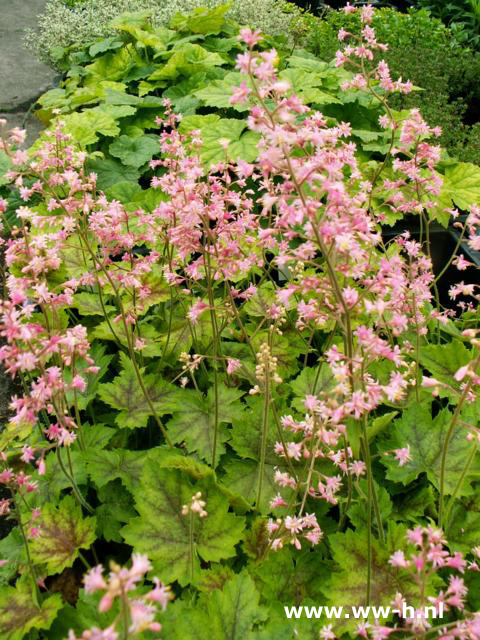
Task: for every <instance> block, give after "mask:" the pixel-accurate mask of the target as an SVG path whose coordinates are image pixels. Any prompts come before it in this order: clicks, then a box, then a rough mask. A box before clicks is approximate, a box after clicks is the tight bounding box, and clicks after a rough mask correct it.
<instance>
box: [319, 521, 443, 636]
mask: <svg viewBox="0 0 480 640" xmlns="http://www.w3.org/2000/svg"><path fill="white" fill-rule="evenodd" d="M405 533H406V529H405V528H404V527H402V526H398V525H393V526H391V527H390V528H389V531H388V534H387V541H386V544H385V546H383V545H381V544H380V543H379V542H378V540H377V539H376V538H372V541H371V545H372V547H371V548H372V577H371V598H370V602H372V603H373V602H375V606H377V607H380V606H389V605H391V603H392V600H393V599H394V597H395V595H396V594H397V593H398V592H400V593H401V594H402V595H403V597H404V598H405V599H406V600H407V602H409V603H411V604H412V606H414V607H415V606H418V605H419V602H418V600H417V597H416V596H417V595H418V587H417V585H416V583H415V581H414V579H413V577H411V576H410V575H409V574H407V573H406V572H401V571H399V570H398V569H397V568H394V567H392V566H391V565H390V564H389V562H388V560H389V558H390V556H391V554H392V553H394V551H396V550H398V549H401V548H403V547H404V546H405ZM328 542H329V544H330V547H331V550H332V555H333V559H334V560H335V563H336V564H337V567H336V568H335V569H333V570H332V571H330V579H329V580H328V581H326V582H325V583H324V585H322V591H323V593H324V596H325V597H326V598H327V601H328V603H329V604H330V605H331V606H340V605H342V606H343V607H344V608H345V604H347V606H348V607H352V606H356V607H358V606H365V605H366V604H367V602H366V593H367V574H368V552H367V531H366V530H365V529H358V530H356V531H353V530H351V529H348V530H347V531H346V532H345V533H335V534H333V535H330V536H329V538H328ZM427 593H428V595H431V588H430V587H427ZM352 617H353V616H352V615H350V618H352ZM369 621H370V622H372V621H373V620H372V619H370V620H369ZM357 624H358V622H357V621H355V620H352V619H350V620H345V619H338V620H336V621H335V622H334V624H333V631H334V632H335V634H336V635H338V636H339V635H341V633H342V632H344V631H352V630H353V629H354V628H355V626H356V625H357Z"/></svg>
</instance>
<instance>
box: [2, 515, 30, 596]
mask: <svg viewBox="0 0 480 640" xmlns="http://www.w3.org/2000/svg"><path fill="white" fill-rule="evenodd" d="M2 561H3V562H4V563H5V564H3V565H2ZM26 564H27V554H26V552H25V542H24V541H23V537H22V534H21V532H20V528H19V527H14V528H13V529H12V530H11V531H10V533H9V534H8V535H7V536H5V537H4V538H2V540H0V585H7V584H8V583H9V582H10V580H11V579H12V578H14V577H15V576H16V575H17V573H18V570H19V567H20V566H21V565H26Z"/></svg>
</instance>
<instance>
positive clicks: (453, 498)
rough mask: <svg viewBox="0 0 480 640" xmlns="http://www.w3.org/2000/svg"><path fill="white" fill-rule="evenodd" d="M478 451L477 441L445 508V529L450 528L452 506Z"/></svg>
mask: <svg viewBox="0 0 480 640" xmlns="http://www.w3.org/2000/svg"><path fill="white" fill-rule="evenodd" d="M476 453H477V444H476V443H475V444H474V445H473V447H472V450H471V451H470V455H469V456H468V459H467V462H466V464H465V466H464V467H463V471H462V475H461V476H460V478H459V479H458V482H457V484H456V485H455V489H454V490H453V493H452V495H451V496H450V500H449V501H448V505H447V508H446V509H445V530H448V526H449V516H450V512H451V510H452V507H453V505H454V503H455V499H456V497H457V495H458V492H459V491H460V489H461V488H462V485H463V481H464V480H465V477H466V475H467V473H468V471H469V469H470V467H471V466H472V462H473V460H474V458H475V454H476Z"/></svg>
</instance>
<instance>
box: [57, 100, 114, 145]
mask: <svg viewBox="0 0 480 640" xmlns="http://www.w3.org/2000/svg"><path fill="white" fill-rule="evenodd" d="M61 118H62V120H63V122H64V123H65V132H66V133H69V134H71V136H72V137H73V139H74V141H75V142H76V143H78V144H80V145H81V146H82V147H86V146H87V145H89V144H93V143H94V142H97V140H98V134H99V133H101V134H102V135H104V136H116V135H118V134H119V133H120V128H119V127H118V125H117V122H116V120H115V118H114V117H113V116H111V115H109V114H108V113H106V112H105V111H102V110H101V109H99V108H98V107H95V108H94V109H87V110H85V111H82V112H81V113H71V114H69V115H65V116H62V117H61Z"/></svg>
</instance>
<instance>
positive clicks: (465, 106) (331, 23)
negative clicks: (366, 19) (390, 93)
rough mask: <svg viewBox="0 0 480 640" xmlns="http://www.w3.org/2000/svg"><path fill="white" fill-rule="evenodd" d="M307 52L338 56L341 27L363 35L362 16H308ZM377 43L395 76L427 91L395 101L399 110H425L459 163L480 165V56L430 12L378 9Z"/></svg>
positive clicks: (328, 58)
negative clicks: (479, 139) (383, 48)
mask: <svg viewBox="0 0 480 640" xmlns="http://www.w3.org/2000/svg"><path fill="white" fill-rule="evenodd" d="M307 20H308V23H309V32H308V44H307V46H308V48H309V49H310V50H311V51H312V52H314V53H315V54H316V55H317V56H319V57H320V58H322V59H324V60H330V59H332V58H333V57H334V55H335V51H336V50H337V49H338V48H339V43H338V40H337V36H336V34H337V32H338V29H339V28H341V27H343V28H345V29H347V30H348V31H350V32H353V33H359V30H360V23H359V19H358V16H357V15H356V14H354V15H345V14H344V13H343V12H341V11H333V10H328V11H327V12H326V13H325V14H324V17H323V18H322V19H317V18H314V17H313V16H311V17H309V18H307ZM373 26H374V28H375V30H376V32H377V37H378V40H379V42H385V43H386V44H388V45H389V50H388V51H387V52H385V53H384V54H382V57H384V58H385V60H386V61H387V62H388V64H389V66H390V69H391V70H392V75H393V76H397V77H398V76H402V77H403V78H404V79H409V80H411V81H412V82H413V83H414V84H415V85H416V86H418V87H422V89H423V91H417V92H414V93H411V94H409V95H398V96H394V97H392V98H391V104H392V106H393V107H394V108H396V109H410V108H412V107H418V108H420V109H421V111H422V114H423V115H424V117H425V119H426V120H427V121H428V122H429V123H431V124H432V125H435V126H441V127H442V129H443V136H442V138H441V143H442V145H443V146H445V147H446V148H447V149H448V151H449V152H450V154H453V155H455V156H458V157H459V158H460V159H461V160H465V161H469V162H477V163H478V162H480V148H479V144H478V142H477V141H476V137H477V136H476V134H478V126H472V125H475V123H477V122H478V121H479V120H480V113H479V110H478V107H477V106H476V104H478V101H479V99H480V87H479V85H478V81H477V78H478V73H479V71H480V55H479V54H478V53H477V52H474V51H472V50H470V49H468V48H465V47H464V46H463V45H462V44H460V43H459V42H458V40H457V39H456V37H454V35H453V34H452V32H451V30H449V29H448V28H446V27H445V25H444V24H443V23H442V22H441V20H439V19H437V18H434V17H432V16H431V15H430V14H429V12H428V11H426V10H414V9H410V10H409V11H408V13H400V12H398V11H395V10H394V9H388V8H384V9H379V10H377V12H376V15H375V18H374V24H373Z"/></svg>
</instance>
